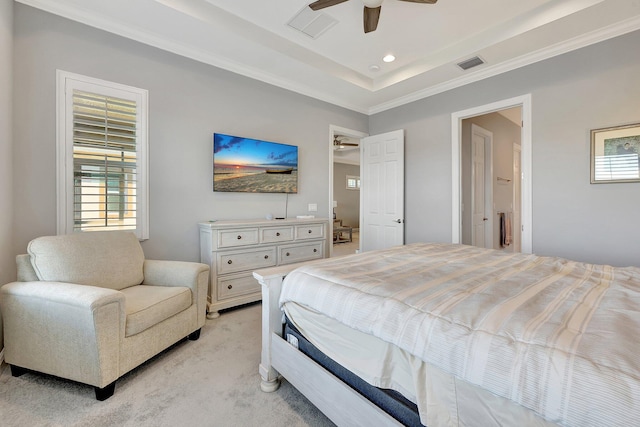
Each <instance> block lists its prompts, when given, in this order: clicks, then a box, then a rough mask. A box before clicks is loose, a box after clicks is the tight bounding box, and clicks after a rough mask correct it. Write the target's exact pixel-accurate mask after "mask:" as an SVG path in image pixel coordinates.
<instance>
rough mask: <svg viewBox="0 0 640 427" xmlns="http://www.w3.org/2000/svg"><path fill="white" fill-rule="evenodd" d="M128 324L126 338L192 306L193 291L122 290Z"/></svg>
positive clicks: (180, 289) (147, 287)
mask: <svg viewBox="0 0 640 427" xmlns="http://www.w3.org/2000/svg"><path fill="white" fill-rule="evenodd" d="M120 292H122V293H123V294H124V296H125V305H126V307H125V310H126V313H127V323H126V327H125V334H124V335H125V337H129V336H131V335H135V334H137V333H139V332H142V331H144V330H145V329H148V328H150V327H151V326H153V325H155V324H157V323H160V322H161V321H163V320H165V319H168V318H169V317H171V316H173V315H175V314H178V313H180V312H181V311H183V310H186V309H187V308H189V307H190V306H191V300H192V297H191V289H189V288H187V287H183V286H175V287H167V286H148V285H139V286H131V287H129V288H126V289H122V290H121V291H120Z"/></svg>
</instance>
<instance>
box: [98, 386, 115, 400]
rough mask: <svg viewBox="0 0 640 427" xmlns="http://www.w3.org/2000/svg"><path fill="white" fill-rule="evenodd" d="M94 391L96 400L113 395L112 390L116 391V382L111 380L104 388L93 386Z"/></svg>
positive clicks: (105, 398)
mask: <svg viewBox="0 0 640 427" xmlns="http://www.w3.org/2000/svg"><path fill="white" fill-rule="evenodd" d="M94 389H95V391H96V400H99V401H101V402H102V401H103V400H107V399H108V398H110V397H111V396H113V392H114V391H116V382H115V381H114V382H112V383H111V384H109V385H108V386H106V387H104V388H99V387H94Z"/></svg>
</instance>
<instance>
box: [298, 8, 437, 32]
mask: <svg viewBox="0 0 640 427" xmlns="http://www.w3.org/2000/svg"><path fill="white" fill-rule="evenodd" d="M346 1H348V0H318V1H315V2H313V3H311V4H310V5H309V7H310V8H311V9H312V10H320V9H324V8H325V7H330V6H335V5H337V4H340V3H344V2H346ZM361 1H362V3H364V12H363V21H364V32H365V33H370V32H372V31H375V30H376V28H378V21H379V20H380V12H381V10H382V2H383V1H384V0H361ZM399 1H405V2H409V3H422V4H435V3H436V2H437V1H438V0H399Z"/></svg>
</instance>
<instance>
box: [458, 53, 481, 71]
mask: <svg viewBox="0 0 640 427" xmlns="http://www.w3.org/2000/svg"><path fill="white" fill-rule="evenodd" d="M482 64H484V61H483V60H482V59H480V57H479V56H474V57H473V58H470V59H467V60H466V61H462V62H459V63H458V67H460V68H462V69H463V70H464V71H466V70H468V69H469V68H473V67H477V66H478V65H482Z"/></svg>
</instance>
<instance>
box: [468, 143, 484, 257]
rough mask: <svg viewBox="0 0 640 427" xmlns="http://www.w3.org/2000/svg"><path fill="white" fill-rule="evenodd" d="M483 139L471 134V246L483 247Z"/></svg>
mask: <svg viewBox="0 0 640 427" xmlns="http://www.w3.org/2000/svg"><path fill="white" fill-rule="evenodd" d="M484 174H485V167H484V137H482V136H481V135H477V134H475V133H474V134H473V136H472V139H471V206H472V211H471V221H472V222H471V224H472V225H471V227H472V229H471V244H472V245H473V246H479V247H481V248H484V247H485V233H486V228H485V226H486V224H487V220H488V218H487V217H486V216H485V194H484V190H485V188H484V181H485V178H484Z"/></svg>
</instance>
